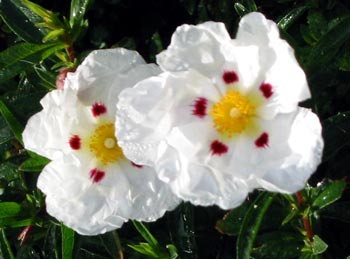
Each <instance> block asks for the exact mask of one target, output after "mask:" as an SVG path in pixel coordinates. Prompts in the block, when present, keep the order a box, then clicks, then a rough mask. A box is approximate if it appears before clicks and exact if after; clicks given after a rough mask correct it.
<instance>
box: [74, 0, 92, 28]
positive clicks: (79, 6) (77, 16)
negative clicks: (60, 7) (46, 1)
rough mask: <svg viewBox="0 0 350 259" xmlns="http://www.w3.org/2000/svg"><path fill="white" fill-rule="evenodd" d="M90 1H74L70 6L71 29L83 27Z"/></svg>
mask: <svg viewBox="0 0 350 259" xmlns="http://www.w3.org/2000/svg"><path fill="white" fill-rule="evenodd" d="M90 4H91V1H90V0H72V1H71V4H70V16H69V23H70V26H71V28H74V27H75V26H79V25H81V22H82V21H83V18H84V15H85V13H86V11H87V9H88V7H89V6H90Z"/></svg>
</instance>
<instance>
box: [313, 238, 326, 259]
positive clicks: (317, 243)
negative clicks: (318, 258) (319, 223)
mask: <svg viewBox="0 0 350 259" xmlns="http://www.w3.org/2000/svg"><path fill="white" fill-rule="evenodd" d="M327 248H328V245H327V244H326V243H325V242H324V241H323V240H322V239H321V238H320V237H319V236H318V235H314V243H313V245H312V252H313V253H314V255H319V254H322V253H324V252H325V251H326V250H327Z"/></svg>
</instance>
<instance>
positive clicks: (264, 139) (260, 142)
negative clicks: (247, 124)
mask: <svg viewBox="0 0 350 259" xmlns="http://www.w3.org/2000/svg"><path fill="white" fill-rule="evenodd" d="M268 145H269V135H268V134H267V133H266V132H264V133H262V134H261V135H260V137H258V138H257V139H256V140H255V146H257V147H258V148H264V147H267V146H268Z"/></svg>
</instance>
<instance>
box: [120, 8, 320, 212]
mask: <svg viewBox="0 0 350 259" xmlns="http://www.w3.org/2000/svg"><path fill="white" fill-rule="evenodd" d="M157 60H158V63H159V65H160V67H161V68H162V69H163V70H164V71H165V72H164V73H162V74H161V75H159V76H156V77H152V78H150V79H146V80H143V81H141V82H140V83H138V84H137V85H136V86H135V87H134V88H130V89H126V90H124V91H122V92H121V94H120V96H119V102H118V111H117V114H118V118H119V120H117V124H116V135H117V137H118V141H119V145H120V146H121V147H122V148H123V150H124V154H125V155H126V156H127V157H128V158H129V159H131V160H133V161H135V162H137V163H139V164H147V165H150V166H154V167H155V168H156V171H157V173H158V175H159V177H160V179H161V180H163V181H165V182H167V183H169V185H170V186H171V188H172V190H173V191H174V192H175V193H176V194H177V195H178V196H179V197H180V198H182V199H184V200H188V201H191V202H192V203H194V204H197V205H212V204H216V205H219V206H220V207H222V208H224V209H228V208H233V207H236V206H238V205H239V204H241V203H242V201H243V200H244V199H245V198H246V196H247V194H248V192H250V191H252V190H253V189H255V188H261V187H263V188H265V189H267V190H270V191H277V192H282V193H292V192H295V191H297V190H299V189H301V188H303V187H304V185H305V182H306V181H307V179H308V178H309V176H310V175H311V174H312V173H313V172H314V171H315V170H316V168H317V166H318V164H319V163H320V161H321V156H322V149H323V140H322V137H321V125H320V123H319V120H318V118H317V116H316V115H315V114H313V113H312V112H311V111H310V110H309V109H304V108H300V107H298V102H300V101H302V100H305V99H307V98H309V97H310V93H309V90H308V86H307V81H306V78H305V74H304V72H303V71H302V69H301V68H300V67H299V65H298V63H297V61H296V59H295V57H294V53H293V50H292V48H291V47H290V46H289V45H288V44H287V42H285V41H284V40H281V39H280V37H279V32H278V28H277V26H276V24H275V23H273V22H272V21H269V20H266V19H265V17H264V16H263V15H262V14H260V13H251V14H248V15H246V16H245V17H243V19H242V20H241V22H240V24H239V28H238V33H237V37H236V39H234V40H231V39H230V37H229V35H228V33H227V32H226V30H225V27H224V25H223V24H222V23H214V22H207V23H204V24H201V25H197V26H192V25H183V26H180V27H179V28H178V29H177V30H176V32H175V33H174V35H173V37H172V40H171V44H170V46H169V47H168V49H167V50H165V51H163V52H162V53H160V54H159V55H158V56H157Z"/></svg>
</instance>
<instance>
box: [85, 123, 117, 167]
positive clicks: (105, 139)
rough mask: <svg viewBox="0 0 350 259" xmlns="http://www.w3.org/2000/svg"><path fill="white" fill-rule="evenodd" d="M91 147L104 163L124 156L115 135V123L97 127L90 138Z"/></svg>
mask: <svg viewBox="0 0 350 259" xmlns="http://www.w3.org/2000/svg"><path fill="white" fill-rule="evenodd" d="M89 148H90V151H91V152H92V153H93V154H94V155H95V157H96V158H97V159H98V160H99V161H100V162H101V163H102V164H103V165H107V164H109V163H111V162H115V161H117V160H118V159H119V158H123V157H124V155H123V151H122V150H121V148H120V147H119V146H118V144H117V139H116V138H115V136H114V124H112V123H107V124H102V125H100V126H99V127H97V128H96V129H95V132H94V133H93V134H92V136H91V137H90V139H89Z"/></svg>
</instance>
